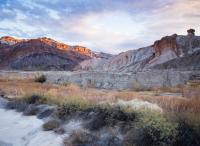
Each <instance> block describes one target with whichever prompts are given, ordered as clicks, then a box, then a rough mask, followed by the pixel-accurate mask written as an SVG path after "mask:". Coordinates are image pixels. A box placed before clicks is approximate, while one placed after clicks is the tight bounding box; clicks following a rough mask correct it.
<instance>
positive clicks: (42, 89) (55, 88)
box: [0, 79, 200, 113]
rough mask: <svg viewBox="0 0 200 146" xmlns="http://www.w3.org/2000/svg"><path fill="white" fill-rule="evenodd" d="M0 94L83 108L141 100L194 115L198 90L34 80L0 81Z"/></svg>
mask: <svg viewBox="0 0 200 146" xmlns="http://www.w3.org/2000/svg"><path fill="white" fill-rule="evenodd" d="M194 91H195V92H194ZM0 92H3V93H4V94H5V95H6V96H8V97H10V98H18V97H23V96H27V95H32V94H39V95H42V96H45V97H48V101H49V102H50V103H51V102H54V103H55V102H56V103H57V104H64V103H67V102H70V103H79V104H84V105H86V104H101V103H108V102H115V101H116V100H118V99H123V100H132V99H142V100H145V101H149V102H151V103H156V104H158V105H159V106H161V107H162V108H163V109H165V110H167V111H173V112H185V111H190V112H195V113H198V112H200V98H199V95H200V88H199V87H190V86H184V87H176V88H161V89H158V88H157V89H154V90H152V91H142V92H136V91H114V90H98V89H94V88H81V87H79V86H77V85H75V84H68V85H65V86H64V85H55V84H50V83H44V84H41V83H36V82H34V80H31V79H26V80H19V79H15V80H14V79H12V80H6V79H0ZM162 92H172V93H176V92H182V93H183V95H184V97H181V96H180V97H179V96H177V95H174V96H173V94H172V95H171V96H162V95H159V94H160V93H162ZM186 93H187V94H186ZM191 95H195V96H191ZM189 97H191V98H189ZM193 97H195V98H193Z"/></svg>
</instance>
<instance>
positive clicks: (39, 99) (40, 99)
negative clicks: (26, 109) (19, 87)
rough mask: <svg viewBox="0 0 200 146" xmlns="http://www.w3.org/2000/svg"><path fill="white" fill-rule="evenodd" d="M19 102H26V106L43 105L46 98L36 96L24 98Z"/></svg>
mask: <svg viewBox="0 0 200 146" xmlns="http://www.w3.org/2000/svg"><path fill="white" fill-rule="evenodd" d="M20 100H22V101H24V102H26V103H27V104H45V103H47V98H46V97H44V96H41V95H37V94H33V95H27V96H24V97H23V98H21V99H20Z"/></svg>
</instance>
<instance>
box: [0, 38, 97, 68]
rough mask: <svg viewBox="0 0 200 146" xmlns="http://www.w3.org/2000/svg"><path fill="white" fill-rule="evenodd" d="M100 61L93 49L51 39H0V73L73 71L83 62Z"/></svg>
mask: <svg viewBox="0 0 200 146" xmlns="http://www.w3.org/2000/svg"><path fill="white" fill-rule="evenodd" d="M93 57H99V56H98V55H97V54H95V53H94V52H92V51H91V50H90V49H88V48H86V47H82V46H70V45H67V44H64V43H60V42H57V41H55V40H52V39H50V38H46V37H44V38H38V39H15V38H13V37H9V36H6V37H2V38H0V69H14V70H16V69H17V70H73V69H74V67H75V66H77V65H78V64H79V63H80V62H82V61H84V60H87V59H90V58H93Z"/></svg>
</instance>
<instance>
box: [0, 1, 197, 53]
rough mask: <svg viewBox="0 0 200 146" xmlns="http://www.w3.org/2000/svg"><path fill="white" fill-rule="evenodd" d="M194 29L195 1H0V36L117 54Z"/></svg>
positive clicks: (195, 22)
mask: <svg viewBox="0 0 200 146" xmlns="http://www.w3.org/2000/svg"><path fill="white" fill-rule="evenodd" d="M189 28H194V29H195V30H196V34H197V35H199V34H200V0H0V37H2V36H8V35H9V36H13V37H17V38H38V37H50V38H52V39H55V40H57V41H61V42H64V43H67V44H69V45H82V46H86V47H88V48H90V49H92V50H93V51H98V52H106V53H112V54H117V53H120V52H124V51H127V50H131V49H137V48H140V47H145V46H148V45H151V44H153V42H154V41H155V40H158V39H160V38H161V37H163V36H166V35H172V34H174V33H177V34H183V35H186V34H187V29H189Z"/></svg>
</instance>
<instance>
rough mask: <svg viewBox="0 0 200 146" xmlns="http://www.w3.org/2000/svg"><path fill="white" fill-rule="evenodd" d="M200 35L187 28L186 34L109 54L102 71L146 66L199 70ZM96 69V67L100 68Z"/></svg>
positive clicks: (132, 70) (150, 67)
mask: <svg viewBox="0 0 200 146" xmlns="http://www.w3.org/2000/svg"><path fill="white" fill-rule="evenodd" d="M199 52H200V36H195V30H194V29H189V30H188V35H187V36H183V35H177V34H174V35H171V36H166V37H163V38H161V39H160V40H158V41H155V42H154V44H153V45H151V46H148V47H144V48H140V49H137V50H130V51H127V52H123V53H120V54H119V55H116V56H113V57H112V58H110V59H109V60H107V61H105V62H104V63H101V64H102V68H103V69H104V70H105V71H113V72H116V71H117V72H138V71H142V70H147V69H176V70H179V69H180V70H188V69H189V70H200V65H199V64H200V63H199V61H197V60H198V58H200V53H199ZM102 68H99V70H102Z"/></svg>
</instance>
